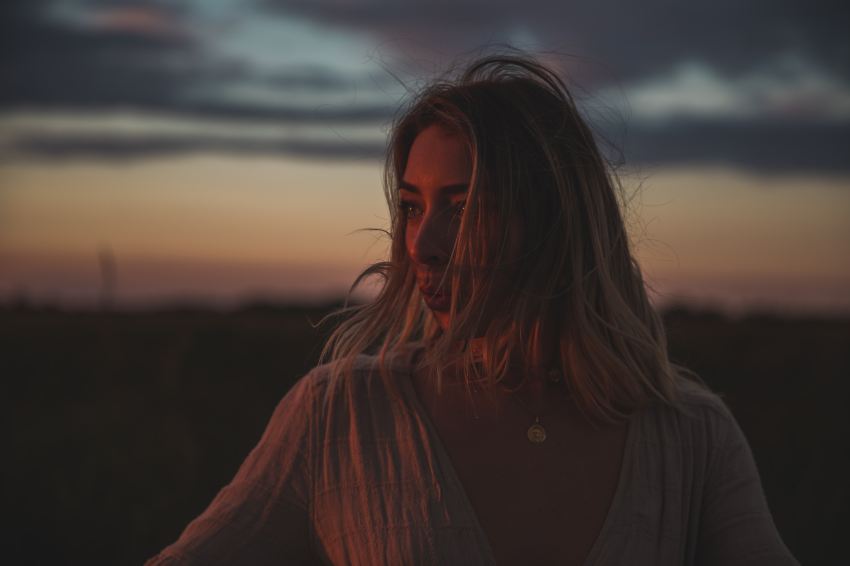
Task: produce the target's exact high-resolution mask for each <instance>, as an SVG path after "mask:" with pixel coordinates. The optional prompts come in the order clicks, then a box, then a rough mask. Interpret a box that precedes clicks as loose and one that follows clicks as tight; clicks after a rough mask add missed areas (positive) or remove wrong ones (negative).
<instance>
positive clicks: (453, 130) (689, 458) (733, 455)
mask: <svg viewBox="0 0 850 566" xmlns="http://www.w3.org/2000/svg"><path fill="white" fill-rule="evenodd" d="M386 193H387V200H388V202H389V204H390V211H391V215H392V229H391V236H392V248H391V257H390V259H389V261H387V262H384V263H380V264H378V265H375V266H373V267H372V268H370V269H369V270H367V271H366V272H365V273H364V275H363V276H361V279H362V277H365V276H367V275H371V274H376V273H377V274H381V275H383V277H384V278H385V283H384V286H383V288H382V290H381V292H380V294H379V295H378V297H377V298H376V299H375V300H374V301H373V302H371V303H369V304H366V305H363V306H359V307H355V308H352V309H349V310H348V312H347V314H349V315H350V316H348V317H347V318H346V320H345V321H344V322H342V323H341V324H340V325H339V326H338V327H337V329H336V330H335V332H334V334H333V335H332V336H331V338H330V340H329V342H328V344H327V345H326V347H325V350H324V352H323V358H324V360H325V361H326V362H327V363H325V364H323V365H321V366H319V367H317V368H315V369H314V370H313V371H312V372H310V373H309V374H308V375H307V376H305V377H304V378H302V379H301V380H300V381H299V382H298V383H297V384H296V385H295V386H294V387H293V388H292V390H291V391H290V392H289V393H288V394H287V395H286V396H285V397H284V399H283V400H282V401H281V402H280V404H279V405H278V407H277V409H276V410H275V412H274V415H273V416H272V419H271V422H270V423H269V425H268V428H267V430H266V432H265V434H264V435H263V437H262V439H261V440H260V443H259V444H258V445H257V447H256V448H255V449H254V450H253V451H252V452H251V454H250V455H249V456H248V458H247V460H246V461H245V462H244V464H243V465H242V467H241V468H240V470H239V472H238V474H237V475H236V477H235V478H234V480H233V481H232V482H231V484H230V485H228V486H227V487H225V488H224V489H223V490H222V491H221V492H220V493H219V495H218V496H217V497H216V498H215V500H214V501H213V502H212V504H211V505H210V506H209V508H208V509H207V510H206V511H205V512H204V513H203V514H202V515H201V516H200V517H198V518H197V519H196V520H195V521H193V522H192V523H191V524H190V525H189V526H188V527H187V528H186V530H185V531H184V533H183V534H182V536H181V537H180V539H179V540H178V541H177V542H176V543H175V544H173V545H172V546H170V547H169V548H167V549H166V550H165V551H163V553H161V554H160V555H159V556H158V557H156V558H154V559H152V560H151V561H150V562H149V564H167V563H170V562H171V561H174V562H175V563H177V562H179V563H182V562H183V561H185V562H188V563H192V564H301V563H304V564H308V563H331V564H393V565H394V564H464V565H467V564H493V563H498V564H653V565H660V564H724V565H725V564H770V565H775V564H794V563H796V562H795V560H794V559H793V557H792V556H791V555H790V553H789V552H788V550H787V549H786V547H785V546H784V544H783V543H782V540H781V539H780V537H779V535H778V533H777V531H776V528H775V526H774V524H773V521H772V519H771V516H770V513H769V511H768V508H767V505H766V502H765V499H764V495H763V493H762V489H761V485H760V482H759V477H758V473H757V471H756V468H755V464H754V462H753V458H752V455H751V453H750V450H749V447H748V445H747V442H746V440H745V439H744V437H743V435H742V433H741V431H740V429H739V428H738V426H737V424H736V423H735V421H734V419H733V417H732V416H731V414H730V413H729V411H728V410H727V408H726V407H725V406H724V405H723V403H722V402H721V401H720V400H719V399H718V398H717V397H716V396H715V395H713V394H712V393H710V392H709V391H708V390H707V389H706V388H705V387H704V386H702V385H700V384H699V383H698V382H697V380H695V379H694V378H691V377H689V376H688V374H687V372H686V371H685V370H683V369H682V368H679V367H677V366H674V365H673V364H671V363H670V361H669V360H668V356H667V350H666V342H665V335H664V330H663V327H662V324H661V322H660V320H659V318H658V316H657V314H656V313H655V312H654V311H653V308H652V306H651V305H650V303H649V301H648V300H647V296H646V292H645V288H644V284H643V281H642V279H641V274H640V270H639V268H638V266H637V264H636V263H635V261H634V259H633V258H632V255H631V253H630V250H629V245H628V241H627V237H626V232H625V229H624V225H623V220H622V216H621V213H620V210H619V206H618V200H617V193H616V191H615V185H614V182H613V180H612V176H611V174H610V172H609V171H608V169H607V168H606V165H605V162H604V160H603V158H602V157H601V155H600V152H599V150H598V148H597V147H596V145H595V143H594V140H593V136H592V135H591V132H590V131H589V129H588V128H587V126H586V125H585V123H584V122H583V120H582V119H581V117H580V116H579V113H578V112H577V110H576V107H575V104H574V103H573V100H572V99H571V97H570V95H569V94H568V92H567V90H566V88H565V86H564V85H563V83H562V82H561V81H560V80H559V79H558V78H557V76H556V75H555V74H554V73H552V72H551V71H549V70H548V69H547V68H545V67H544V66H542V65H540V64H538V63H537V62H535V61H533V60H531V59H528V58H524V57H517V56H505V57H490V58H484V59H481V60H478V61H477V62H475V63H474V64H472V65H471V66H470V67H469V68H468V69H467V70H466V71H465V72H464V73H463V74H462V75H461V76H460V77H459V78H457V79H456V80H452V81H447V82H439V83H437V84H433V85H431V86H430V87H428V88H427V89H426V90H424V92H422V93H421V94H420V95H419V96H418V97H417V98H416V99H415V100H413V101H412V102H411V104H410V106H409V107H408V108H407V109H406V111H405V112H404V113H403V114H402V115H401V117H400V118H399V119H398V120H397V122H396V124H395V127H394V128H393V131H392V136H391V141H390V146H389V152H388V158H387V166H386ZM358 281H359V280H358ZM365 352H373V353H374V355H371V356H369V355H365V354H364V353H365Z"/></svg>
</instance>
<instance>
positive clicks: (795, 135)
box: [603, 120, 850, 174]
mask: <svg viewBox="0 0 850 566" xmlns="http://www.w3.org/2000/svg"><path fill="white" fill-rule="evenodd" d="M603 133H604V137H605V138H606V139H607V140H610V142H611V144H610V145H608V146H607V153H608V154H609V155H610V156H611V157H612V158H613V160H614V161H617V160H618V159H620V155H619V153H620V152H622V156H623V158H624V159H625V160H626V163H627V164H634V163H638V164H644V165H646V164H649V165H653V164H654V165H730V166H734V167H740V168H744V169H749V170H754V171H758V172H763V173H770V172H794V171H798V172H808V173H827V174H829V173H841V174H847V173H850V160H848V159H847V156H848V155H850V124H846V123H843V124H842V123H830V122H817V123H807V122H797V123H789V122H782V121H749V122H747V121H739V120H735V121H732V120H710V121H709V120H679V121H676V122H674V123H671V124H668V125H666V126H665V127H663V128H653V127H647V126H639V127H635V128H629V129H628V130H626V131H625V132H624V131H616V130H611V129H609V130H607V131H606V130H603ZM603 145H604V144H603ZM612 148H613V151H612Z"/></svg>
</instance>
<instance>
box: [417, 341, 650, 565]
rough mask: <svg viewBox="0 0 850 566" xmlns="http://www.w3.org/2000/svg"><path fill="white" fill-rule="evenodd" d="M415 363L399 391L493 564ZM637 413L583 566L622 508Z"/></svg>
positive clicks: (593, 555) (487, 542)
mask: <svg viewBox="0 0 850 566" xmlns="http://www.w3.org/2000/svg"><path fill="white" fill-rule="evenodd" d="M408 359H409V360H413V359H415V357H413V356H412V357H411V358H408ZM414 368H415V364H411V365H410V366H409V368H408V371H407V372H406V375H405V379H402V381H404V383H403V384H402V388H403V390H404V391H405V394H406V395H407V398H408V401H409V402H410V403H411V405H412V406H413V408H414V410H415V412H416V414H417V416H418V417H419V418H420V419H421V420H422V422H423V423H424V425H425V429H426V430H427V432H428V435H429V437H430V438H429V440H430V441H431V446H430V447H429V448H430V449H431V450H433V451H434V452H435V453H436V455H437V458H438V459H439V461H440V462H441V463H442V469H443V470H444V473H445V475H446V476H447V477H446V478H445V480H446V481H448V483H449V484H451V486H452V487H453V488H454V489H455V491H456V492H457V494H458V496H459V498H460V504H461V507H462V508H463V511H464V512H465V513H466V514H467V515H468V516H469V517H470V519H471V521H472V525H473V528H474V529H475V531H476V534H477V536H478V538H480V539H481V541H482V542H483V544H484V546H485V554H486V556H487V558H488V559H489V561H490V563H491V564H496V557H495V555H494V554H493V546H492V544H491V543H490V539H489V538H488V537H487V533H486V532H484V528H483V527H482V526H481V522H480V521H479V520H478V514H477V513H476V511H475V508H474V507H473V506H472V501H471V500H470V499H469V496H468V495H467V493H466V488H465V487H464V486H463V483H461V481H460V476H459V475H458V473H457V470H455V467H454V463H453V462H452V460H451V458H449V453H448V451H447V450H446V448H445V446H444V445H443V440H442V438H440V435H439V433H438V432H437V427H436V425H435V424H434V423H433V421H432V420H431V416H430V415H429V414H428V411H427V410H426V409H425V405H424V404H423V402H422V401H421V400H420V399H419V395H418V394H417V393H416V388H415V387H414V385H413V379H414V377H413V372H414ZM639 416H640V415H639V413H638V414H635V415H632V417H631V418H630V419H629V422H628V425H627V427H628V430H627V431H626V442H625V447H624V449H623V457H622V461H621V462H620V471H619V477H618V478H617V487H616V488H615V490H614V497H613V498H612V499H611V504H610V505H609V506H608V512H607V514H606V515H605V520H604V521H603V523H602V527H601V528H600V529H599V533H598V534H597V535H596V540H594V541H593V544H592V545H591V547H590V551H589V552H588V553H587V556H586V557H585V559H584V561H583V562H582V566H590V565H592V564H593V563H594V562H595V561H596V558H597V555H598V554H599V552H600V551H601V548H602V545H603V544H604V540H605V538H606V536H607V534H608V531H609V530H610V529H611V526H612V524H613V522H614V519H613V517H614V516H615V515H616V514H617V512H618V511H619V508H620V507H621V506H622V499H623V498H624V497H625V491H626V483H627V479H628V478H627V476H629V475H630V471H631V468H632V459H633V454H634V451H635V444H636V442H637V430H636V429H637V427H638V422H637V420H638V419H639Z"/></svg>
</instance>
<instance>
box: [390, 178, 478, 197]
mask: <svg viewBox="0 0 850 566" xmlns="http://www.w3.org/2000/svg"><path fill="white" fill-rule="evenodd" d="M398 190H400V191H401V190H405V191H410V192H411V193H416V194H422V191H420V190H419V187H417V186H416V185H414V184H412V183H408V182H407V181H400V182H399V184H398ZM437 190H438V191H440V192H441V193H447V194H450V195H456V194H460V193H465V192H468V191H469V183H468V182H467V183H452V184H450V185H444V186H442V187H440V188H439V189H437Z"/></svg>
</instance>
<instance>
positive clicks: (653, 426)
mask: <svg viewBox="0 0 850 566" xmlns="http://www.w3.org/2000/svg"><path fill="white" fill-rule="evenodd" d="M643 422H644V423H645V424H644V426H643V427H642V428H643V429H644V432H645V433H646V434H649V435H652V436H658V437H662V439H660V440H662V443H666V444H668V445H669V446H673V445H686V446H691V447H694V446H702V447H704V448H707V449H708V450H709V451H711V450H713V449H714V448H716V447H717V446H718V445H719V444H722V443H724V442H725V441H726V439H728V438H729V437H730V436H739V435H740V434H741V432H740V428H739V426H738V423H737V421H736V420H735V417H734V416H733V414H732V411H731V410H730V409H729V406H728V405H727V404H726V402H725V401H724V400H723V398H722V396H721V395H719V394H718V393H716V392H715V391H713V390H712V389H711V388H710V387H709V386H708V385H706V384H705V383H702V382H700V381H697V380H696V379H693V378H690V377H679V378H678V379H677V381H676V396H675V400H674V401H673V402H670V403H660V402H659V403H654V404H653V405H652V406H651V408H650V409H649V410H648V411H646V413H645V415H644V418H643Z"/></svg>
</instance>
